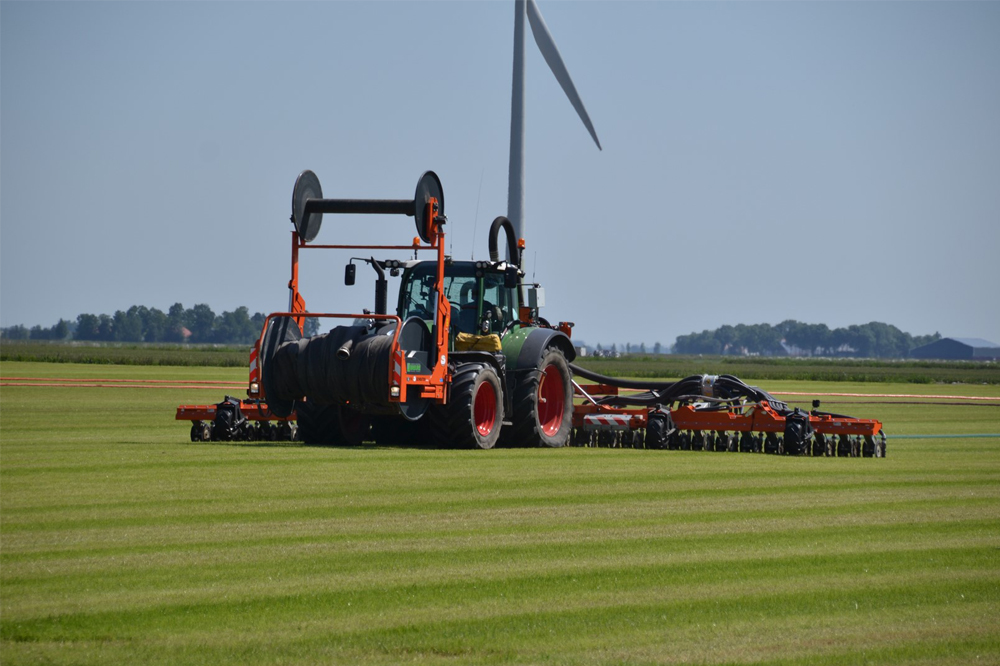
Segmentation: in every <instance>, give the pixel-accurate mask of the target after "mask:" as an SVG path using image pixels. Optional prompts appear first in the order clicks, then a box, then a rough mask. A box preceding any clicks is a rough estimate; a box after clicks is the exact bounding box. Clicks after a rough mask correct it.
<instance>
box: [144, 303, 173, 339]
mask: <svg viewBox="0 0 1000 666" xmlns="http://www.w3.org/2000/svg"><path fill="white" fill-rule="evenodd" d="M169 327H170V320H169V318H168V317H167V315H166V314H164V312H163V311H162V310H159V309H157V308H150V309H148V310H145V312H144V313H142V339H143V340H145V341H146V342H163V341H165V340H167V338H168V331H169Z"/></svg>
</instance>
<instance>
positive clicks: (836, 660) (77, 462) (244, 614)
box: [0, 362, 1000, 666]
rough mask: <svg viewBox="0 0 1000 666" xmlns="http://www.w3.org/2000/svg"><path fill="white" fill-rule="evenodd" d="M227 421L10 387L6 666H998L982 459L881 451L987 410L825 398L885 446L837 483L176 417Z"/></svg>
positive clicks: (993, 544)
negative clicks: (320, 436) (261, 439)
mask: <svg viewBox="0 0 1000 666" xmlns="http://www.w3.org/2000/svg"><path fill="white" fill-rule="evenodd" d="M0 369H2V374H3V376H5V377H11V376H27V377H40V376H51V377H80V378H85V377H86V378H129V377H133V378H157V379H188V380H208V379H219V380H224V381H229V380H231V381H233V383H234V384H236V385H241V384H243V383H244V382H245V381H246V371H245V370H244V369H239V368H233V369H219V368H194V367H187V368H183V367H165V366H164V367H119V366H79V365H73V364H33V363H18V362H4V363H3V364H2V366H0ZM752 383H756V384H760V385H761V386H763V387H764V388H766V389H768V390H771V391H798V390H804V391H807V392H808V391H815V392H824V391H836V392H859V393H921V394H950V395H986V396H1000V386H996V385H994V386H978V385H977V386H971V385H933V384H932V385H914V384H874V383H870V382H866V383H864V384H858V385H853V386H852V385H850V384H845V383H837V384H819V383H811V382H801V381H798V382H791V381H774V382H765V381H754V382H752ZM234 392H235V391H234ZM235 393H238V392H235ZM221 398H222V392H221V391H220V390H218V389H199V390H177V389H167V388H158V389H135V388H132V389H128V388H92V389H87V388H52V387H15V386H5V387H3V388H2V389H0V662H2V663H3V664H4V666H7V665H9V664H11V665H12V664H26V663H32V664H34V663H60V664H109V663H144V664H213V665H214V664H244V663H267V664H270V663H273V664H299V663H303V664H313V663H315V664H330V663H343V664H354V663H377V664H397V663H403V662H415V663H421V664H466V663H498V664H508V663H509V664H539V663H541V664H581V665H585V664H619V663H629V664H674V663H684V664H701V663H712V664H716V663H733V664H751V663H752V664H757V663H760V664H862V663H869V664H899V663H908V664H956V665H958V664H962V665H965V664H998V663H1000V621H998V619H997V618H1000V437H992V438H920V439H909V438H905V437H900V438H899V439H898V440H894V439H893V435H894V434H899V435H905V434H911V435H935V434H937V435H945V434H961V433H972V434H979V433H992V434H996V433H1000V407H998V406H946V405H912V404H896V403H899V402H905V401H904V400H903V399H888V398H886V399H885V400H884V402H893V401H894V403H893V404H868V403H867V402H866V403H864V404H853V405H848V404H841V403H845V402H851V401H854V402H857V399H851V398H834V397H829V398H823V400H824V408H825V409H829V410H831V411H838V412H843V413H847V414H852V415H855V416H859V417H866V418H879V419H880V420H882V421H883V422H884V423H885V427H886V431H887V432H888V433H889V443H888V456H889V457H888V458H886V459H861V458H848V459H844V458H785V457H777V456H764V455H753V454H726V453H706V452H683V451H642V450H608V449H580V448H567V449H560V450H535V449H511V450H503V449H496V450H493V451H446V450H421V449H379V448H375V447H365V448H359V449H336V448H322V447H305V446H299V445H298V444H289V443H285V444H278V443H254V444H247V443H242V444H222V443H198V444H194V443H191V442H190V441H188V426H187V425H186V424H185V423H183V422H176V421H174V420H173V414H174V408H175V406H176V405H177V404H180V403H198V402H218V401H219V400H220V399H221ZM796 399H801V400H803V401H808V400H810V398H809V397H801V398H796ZM789 400H792V398H791V397H789ZM872 400H874V399H872ZM828 401H830V403H831V404H829V405H828Z"/></svg>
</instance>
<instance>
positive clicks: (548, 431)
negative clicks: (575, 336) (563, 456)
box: [510, 347, 573, 447]
mask: <svg viewBox="0 0 1000 666" xmlns="http://www.w3.org/2000/svg"><path fill="white" fill-rule="evenodd" d="M513 416H514V418H513V419H512V422H513V426H512V432H511V437H510V442H511V444H513V445H515V446H551V447H560V446H565V445H566V444H567V442H568V441H569V436H570V433H571V431H572V430H573V375H572V374H571V373H570V370H569V364H568V363H567V362H566V357H565V356H564V355H563V353H562V351H561V350H560V349H558V348H556V347H549V348H548V349H546V350H545V352H544V353H543V354H542V358H541V360H540V361H539V363H538V367H537V368H533V369H532V370H530V371H528V372H527V373H525V375H524V376H523V377H522V378H521V379H520V380H519V381H518V383H517V386H515V387H514V415H513Z"/></svg>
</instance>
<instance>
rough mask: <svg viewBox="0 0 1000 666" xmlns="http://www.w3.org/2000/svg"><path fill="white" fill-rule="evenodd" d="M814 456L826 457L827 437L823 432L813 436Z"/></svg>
mask: <svg viewBox="0 0 1000 666" xmlns="http://www.w3.org/2000/svg"><path fill="white" fill-rule="evenodd" d="M812 454H813V456H825V455H826V435H824V434H823V433H821V432H818V433H816V434H815V435H813V443H812Z"/></svg>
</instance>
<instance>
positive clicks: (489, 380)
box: [427, 363, 504, 449]
mask: <svg viewBox="0 0 1000 666" xmlns="http://www.w3.org/2000/svg"><path fill="white" fill-rule="evenodd" d="M503 402H504V401H503V389H502V387H501V385H500V378H499V377H498V376H497V373H496V370H494V369H493V368H492V367H491V366H489V365H485V364H483V363H465V364H462V365H460V366H458V368H456V370H455V372H454V373H453V375H452V381H451V391H450V394H449V396H448V404H446V405H434V406H432V407H430V408H429V409H428V411H427V418H428V420H429V424H428V425H429V426H430V433H431V438H432V439H433V441H434V442H435V443H436V444H437V445H438V446H452V447H455V448H461V449H492V448H493V446H494V444H496V442H497V438H499V437H500V427H501V425H502V424H503Z"/></svg>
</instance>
